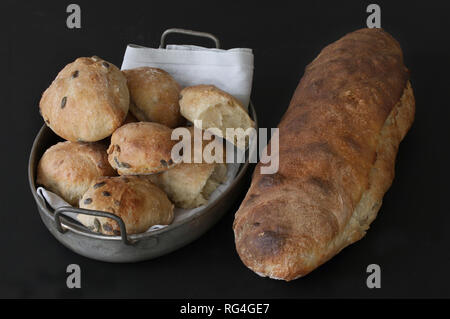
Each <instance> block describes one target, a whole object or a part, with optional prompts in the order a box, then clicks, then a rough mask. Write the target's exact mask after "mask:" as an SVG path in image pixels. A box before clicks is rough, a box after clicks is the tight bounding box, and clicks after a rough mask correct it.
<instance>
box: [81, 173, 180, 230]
mask: <svg viewBox="0 0 450 319" xmlns="http://www.w3.org/2000/svg"><path fill="white" fill-rule="evenodd" d="M80 207H81V208H85V209H92V210H100V211H105V212H110V213H113V214H114V215H116V216H119V217H121V218H122V220H123V222H124V223H125V226H126V229H127V234H138V233H142V232H145V231H146V230H147V229H149V228H150V227H151V226H153V225H168V224H170V223H171V222H172V220H173V217H174V215H173V204H172V203H171V202H170V201H169V199H168V198H167V195H166V194H165V193H164V192H163V191H162V190H161V189H160V188H159V187H157V186H156V185H154V184H153V183H152V182H150V181H149V180H148V179H147V178H145V177H141V176H122V177H119V176H117V177H99V178H97V179H96V180H94V181H93V183H92V184H91V186H90V187H89V189H88V190H87V191H86V193H85V194H84V195H83V197H82V198H81V199H80ZM78 220H79V221H80V222H81V223H82V224H83V225H85V226H86V227H89V228H90V229H92V230H93V231H96V232H99V233H102V234H106V235H120V228H119V225H118V224H117V223H116V222H115V221H114V220H112V219H110V218H105V217H96V216H90V215H81V214H80V215H78Z"/></svg>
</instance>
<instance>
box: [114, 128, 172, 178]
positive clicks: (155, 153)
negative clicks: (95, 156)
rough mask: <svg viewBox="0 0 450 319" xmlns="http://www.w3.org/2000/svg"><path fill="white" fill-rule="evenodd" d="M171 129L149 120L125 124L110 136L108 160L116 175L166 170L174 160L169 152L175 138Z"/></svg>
mask: <svg viewBox="0 0 450 319" xmlns="http://www.w3.org/2000/svg"><path fill="white" fill-rule="evenodd" d="M171 134H172V130H171V129H170V128H168V127H167V126H164V125H162V124H158V123H152V122H137V123H128V124H125V125H123V126H121V127H120V128H118V129H117V130H116V131H115V132H114V134H113V135H112V136H111V145H110V146H109V148H108V154H109V156H108V160H109V163H110V164H111V166H112V167H114V168H115V169H116V170H117V172H118V173H119V175H141V174H153V173H158V172H163V171H165V170H168V169H169V168H171V167H172V166H174V165H175V163H174V162H173V160H172V156H171V151H172V147H173V146H174V145H175V143H176V141H172V140H171Z"/></svg>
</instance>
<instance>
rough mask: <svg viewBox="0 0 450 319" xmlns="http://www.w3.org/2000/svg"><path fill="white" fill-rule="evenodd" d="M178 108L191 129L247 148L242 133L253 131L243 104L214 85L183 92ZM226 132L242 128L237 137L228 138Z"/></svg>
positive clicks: (189, 88) (199, 86)
mask: <svg viewBox="0 0 450 319" xmlns="http://www.w3.org/2000/svg"><path fill="white" fill-rule="evenodd" d="M180 108H181V114H182V115H183V116H184V117H185V118H187V119H188V120H189V121H191V122H193V123H194V125H196V126H197V127H199V128H201V129H204V130H210V131H211V132H212V133H214V134H216V135H218V136H220V137H222V138H226V139H228V140H229V141H230V142H232V143H234V144H235V145H236V146H238V147H239V148H245V147H246V146H247V144H248V136H247V137H246V136H245V134H244V131H245V130H247V129H248V128H254V127H255V123H254V122H253V121H252V120H251V119H250V116H249V115H248V113H247V111H246V110H245V108H244V107H243V106H242V103H241V102H239V101H238V100H237V99H236V98H235V97H233V96H232V95H230V94H228V93H226V92H224V91H222V90H220V89H218V88H217V87H215V86H213V85H196V86H190V87H187V88H184V89H183V90H182V91H181V100H180ZM198 120H201V121H202V125H201V126H199V125H198V124H197V122H196V121H198ZM227 128H235V129H236V128H242V129H243V131H242V132H237V133H238V134H237V135H236V136H227V134H226V129H227Z"/></svg>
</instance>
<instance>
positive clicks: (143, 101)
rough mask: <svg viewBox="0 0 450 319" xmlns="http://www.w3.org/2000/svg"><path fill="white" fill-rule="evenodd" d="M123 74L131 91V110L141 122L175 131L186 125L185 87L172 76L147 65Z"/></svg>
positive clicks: (125, 71)
mask: <svg viewBox="0 0 450 319" xmlns="http://www.w3.org/2000/svg"><path fill="white" fill-rule="evenodd" d="M122 72H123V73H124V74H125V76H126V78H127V81H128V88H129V90H130V96H131V103H130V111H131V113H133V114H134V116H136V118H137V119H138V120H140V121H144V122H156V123H160V124H163V125H166V126H168V127H171V128H174V127H177V126H179V125H180V124H181V123H182V122H183V118H182V117H181V114H180V105H179V102H178V101H179V99H180V97H179V96H180V90H181V88H180V85H179V84H178V83H177V82H176V81H175V80H174V79H173V78H172V77H171V76H170V74H169V73H167V72H166V71H164V70H161V69H157V68H151V67H147V66H145V67H140V68H136V69H130V70H124V71H122Z"/></svg>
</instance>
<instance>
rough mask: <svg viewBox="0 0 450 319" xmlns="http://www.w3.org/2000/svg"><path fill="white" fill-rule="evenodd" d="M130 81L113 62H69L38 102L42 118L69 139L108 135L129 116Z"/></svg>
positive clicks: (58, 133) (91, 138) (77, 139)
mask: <svg viewBox="0 0 450 319" xmlns="http://www.w3.org/2000/svg"><path fill="white" fill-rule="evenodd" d="M129 103H130V96H129V92H128V87H127V80H126V78H125V76H124V75H123V74H122V72H121V71H120V70H119V69H118V68H117V67H116V66H115V65H113V64H111V63H109V62H106V61H104V60H102V59H100V58H98V57H92V58H78V59H76V60H75V61H74V62H72V63H70V64H68V65H66V66H65V67H64V69H62V71H61V72H59V74H58V76H57V77H56V79H55V80H54V81H53V83H52V84H51V85H50V87H49V88H48V89H47V90H45V92H44V94H43V95H42V98H41V101H40V103H39V107H40V111H41V114H42V117H43V118H44V120H45V123H46V124H47V126H49V127H50V128H51V129H52V130H53V131H54V132H55V133H56V134H57V135H59V136H61V137H62V138H64V139H66V140H69V141H73V142H76V141H81V142H95V141H99V140H101V139H104V138H105V137H107V136H109V135H111V134H112V132H114V130H115V129H117V128H118V127H119V126H120V125H121V124H122V122H123V121H124V119H125V116H126V115H127V112H128V108H129Z"/></svg>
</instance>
